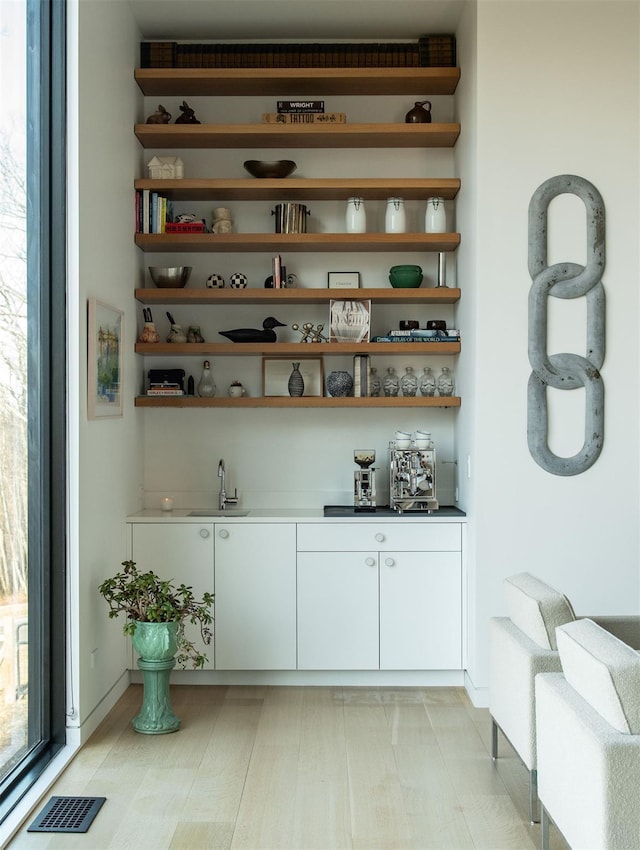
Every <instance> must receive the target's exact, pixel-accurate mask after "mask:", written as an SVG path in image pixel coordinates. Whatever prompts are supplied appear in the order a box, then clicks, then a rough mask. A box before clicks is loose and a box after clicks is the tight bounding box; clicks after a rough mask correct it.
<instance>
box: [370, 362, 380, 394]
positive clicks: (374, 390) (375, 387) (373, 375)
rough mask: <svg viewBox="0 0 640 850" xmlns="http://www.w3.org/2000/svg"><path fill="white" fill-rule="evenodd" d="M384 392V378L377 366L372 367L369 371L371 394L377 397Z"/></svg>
mask: <svg viewBox="0 0 640 850" xmlns="http://www.w3.org/2000/svg"><path fill="white" fill-rule="evenodd" d="M381 394H382V379H381V377H380V375H378V370H377V369H376V367H375V366H372V367H371V371H370V372H369V395H370V396H373V397H374V398H377V397H378V396H379V395H381Z"/></svg>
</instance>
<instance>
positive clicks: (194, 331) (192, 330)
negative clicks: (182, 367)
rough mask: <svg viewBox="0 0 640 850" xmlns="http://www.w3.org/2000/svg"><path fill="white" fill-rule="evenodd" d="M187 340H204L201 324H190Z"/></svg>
mask: <svg viewBox="0 0 640 850" xmlns="http://www.w3.org/2000/svg"><path fill="white" fill-rule="evenodd" d="M187 342H204V337H203V336H202V334H201V333H200V326H199V325H189V330H188V331H187Z"/></svg>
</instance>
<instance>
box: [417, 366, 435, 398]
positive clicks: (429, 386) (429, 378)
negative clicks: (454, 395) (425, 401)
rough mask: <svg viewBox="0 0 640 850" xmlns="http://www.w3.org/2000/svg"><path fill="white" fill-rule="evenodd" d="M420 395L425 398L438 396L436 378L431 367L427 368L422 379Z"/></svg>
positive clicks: (423, 371)
mask: <svg viewBox="0 0 640 850" xmlns="http://www.w3.org/2000/svg"><path fill="white" fill-rule="evenodd" d="M420 393H421V394H422V395H423V396H434V395H435V394H436V377H435V375H434V374H433V370H432V369H431V366H425V367H424V369H423V370H422V376H421V377H420Z"/></svg>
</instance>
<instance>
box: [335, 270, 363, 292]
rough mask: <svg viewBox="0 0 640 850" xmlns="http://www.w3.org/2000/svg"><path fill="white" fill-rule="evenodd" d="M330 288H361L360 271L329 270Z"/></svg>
mask: <svg viewBox="0 0 640 850" xmlns="http://www.w3.org/2000/svg"><path fill="white" fill-rule="evenodd" d="M328 284H329V289H359V288H360V272H329V278H328Z"/></svg>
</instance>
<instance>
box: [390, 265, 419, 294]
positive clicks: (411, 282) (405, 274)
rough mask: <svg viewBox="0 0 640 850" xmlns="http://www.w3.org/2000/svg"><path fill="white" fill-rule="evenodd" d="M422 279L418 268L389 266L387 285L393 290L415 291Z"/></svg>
mask: <svg viewBox="0 0 640 850" xmlns="http://www.w3.org/2000/svg"><path fill="white" fill-rule="evenodd" d="M422 278H423V275H422V269H421V268H420V266H411V265H406V266H391V268H390V269H389V283H390V284H391V286H393V287H394V288H395V289H415V288H417V287H418V286H420V284H421V283H422Z"/></svg>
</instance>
